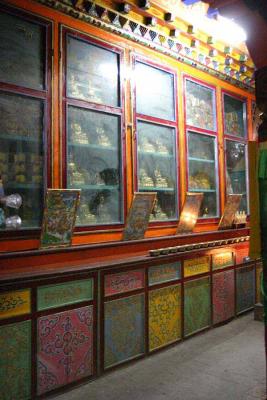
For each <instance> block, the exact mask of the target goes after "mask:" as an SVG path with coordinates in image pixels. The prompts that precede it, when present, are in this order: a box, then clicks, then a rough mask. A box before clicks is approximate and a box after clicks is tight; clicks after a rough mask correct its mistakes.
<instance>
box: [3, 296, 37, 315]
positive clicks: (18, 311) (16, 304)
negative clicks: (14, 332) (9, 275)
mask: <svg viewBox="0 0 267 400" xmlns="http://www.w3.org/2000/svg"><path fill="white" fill-rule="evenodd" d="M30 312H31V291H30V289H24V290H14V291H12V292H6V293H2V294H0V319H4V318H10V317H14V316H16V315H22V314H28V313H30Z"/></svg>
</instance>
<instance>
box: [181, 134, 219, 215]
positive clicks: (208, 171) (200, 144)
mask: <svg viewBox="0 0 267 400" xmlns="http://www.w3.org/2000/svg"><path fill="white" fill-rule="evenodd" d="M215 144H216V142H215V138H214V137H212V136H207V135H203V134H199V133H196V132H188V190H189V191H190V192H200V193H201V192H203V193H204V199H203V203H202V208H201V211H200V216H201V217H206V218H208V217H216V216H217V215H218V184H217V160H216V157H215Z"/></svg>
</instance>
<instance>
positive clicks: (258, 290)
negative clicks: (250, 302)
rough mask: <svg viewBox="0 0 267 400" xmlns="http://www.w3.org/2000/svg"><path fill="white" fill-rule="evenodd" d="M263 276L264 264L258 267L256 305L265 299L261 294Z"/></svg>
mask: <svg viewBox="0 0 267 400" xmlns="http://www.w3.org/2000/svg"><path fill="white" fill-rule="evenodd" d="M261 274H262V263H259V264H257V266H256V301H255V302H256V303H262V302H263V298H262V294H261Z"/></svg>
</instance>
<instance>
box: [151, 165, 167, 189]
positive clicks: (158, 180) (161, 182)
mask: <svg viewBox="0 0 267 400" xmlns="http://www.w3.org/2000/svg"><path fill="white" fill-rule="evenodd" d="M154 173H155V186H158V187H163V188H167V187H168V186H169V185H168V182H167V179H166V178H165V177H163V176H162V175H161V172H160V170H159V169H155V172H154Z"/></svg>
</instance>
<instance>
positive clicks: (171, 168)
mask: <svg viewBox="0 0 267 400" xmlns="http://www.w3.org/2000/svg"><path fill="white" fill-rule="evenodd" d="M137 136H138V140H137V145H138V149H137V151H138V190H139V191H142V192H143V191H155V192H157V199H158V201H157V206H156V208H155V210H154V213H153V215H152V219H154V220H168V219H175V218H177V184H176V168H177V167H176V152H175V146H176V144H175V143H176V142H175V130H174V129H173V128H169V127H165V126H161V125H155V124H151V123H147V122H142V121H138V125H137Z"/></svg>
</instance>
